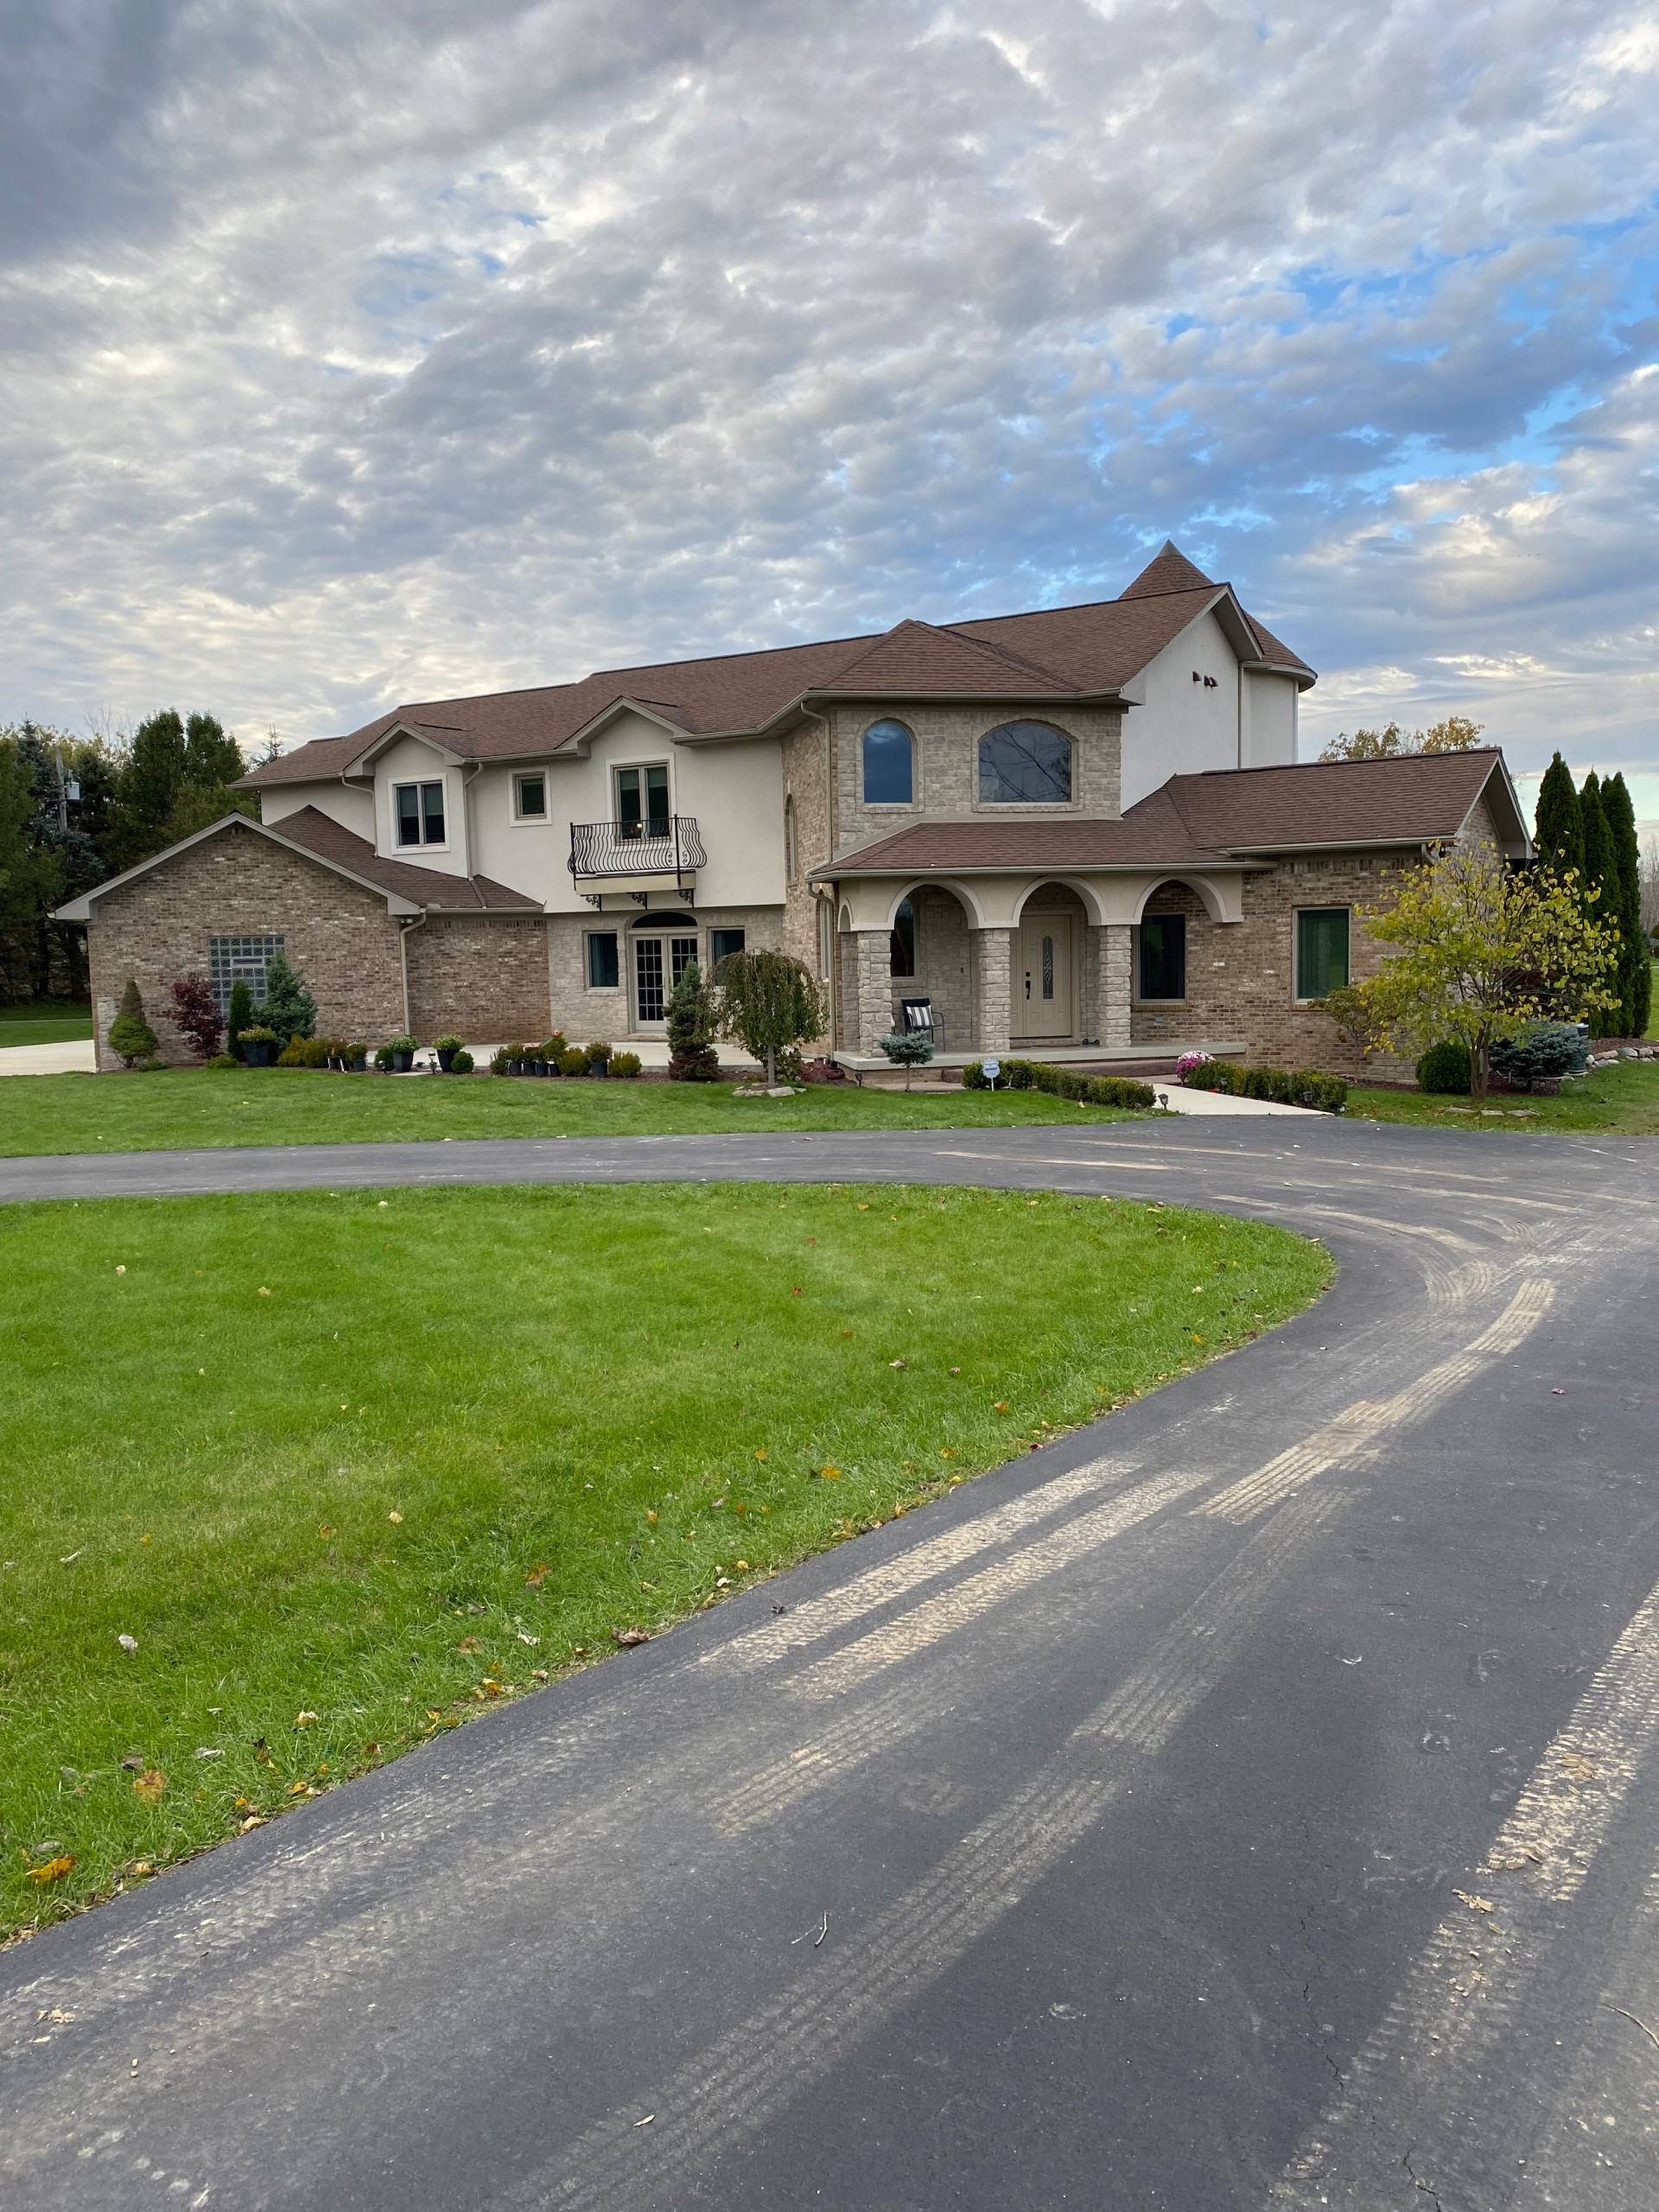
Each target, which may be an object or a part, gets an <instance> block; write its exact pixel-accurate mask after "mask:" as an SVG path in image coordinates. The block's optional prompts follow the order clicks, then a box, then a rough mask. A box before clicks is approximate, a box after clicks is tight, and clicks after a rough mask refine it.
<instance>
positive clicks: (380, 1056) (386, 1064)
mask: <svg viewBox="0 0 1659 2212" xmlns="http://www.w3.org/2000/svg"><path fill="white" fill-rule="evenodd" d="M374 1065H376V1067H378V1068H381V1069H384V1070H386V1071H390V1069H391V1046H390V1045H383V1046H381V1047H380V1049H379V1051H378V1052H377V1053H376V1054H375V1056H374Z"/></svg>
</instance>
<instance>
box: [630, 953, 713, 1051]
mask: <svg viewBox="0 0 1659 2212" xmlns="http://www.w3.org/2000/svg"><path fill="white" fill-rule="evenodd" d="M696 957H697V940H696V938H695V937H694V936H685V937H677V936H671V935H665V936H663V937H658V936H657V935H656V934H655V933H654V932H653V933H652V935H650V936H647V935H646V934H645V932H644V931H640V932H639V934H638V935H636V937H635V938H634V940H633V1018H634V1020H635V1021H636V1023H637V1024H638V1025H639V1027H640V1028H641V1029H660V1028H661V1027H663V1025H664V1021H665V1020H666V1019H667V1014H668V995H669V993H670V992H671V990H672V989H673V988H674V986H675V984H676V983H677V982H679V980H680V978H681V976H683V975H684V973H685V971H686V969H688V968H689V967H690V965H691V963H692V962H693V961H694V960H695V959H696Z"/></svg>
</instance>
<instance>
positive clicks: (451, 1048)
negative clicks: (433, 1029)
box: [432, 1037, 461, 1052]
mask: <svg viewBox="0 0 1659 2212" xmlns="http://www.w3.org/2000/svg"><path fill="white" fill-rule="evenodd" d="M432 1049H433V1051H434V1052H460V1050H461V1039H460V1038H459V1037H440V1038H439V1039H437V1040H436V1042H435V1044H434V1046H433V1047H432Z"/></svg>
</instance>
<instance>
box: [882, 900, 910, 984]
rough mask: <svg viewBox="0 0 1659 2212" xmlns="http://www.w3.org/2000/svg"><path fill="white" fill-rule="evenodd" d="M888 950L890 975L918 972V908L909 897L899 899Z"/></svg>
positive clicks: (905, 974) (888, 971)
mask: <svg viewBox="0 0 1659 2212" xmlns="http://www.w3.org/2000/svg"><path fill="white" fill-rule="evenodd" d="M887 950H888V955H889V959H888V965H887V973H888V974H889V975H890V976H913V975H914V974H915V973H916V909H915V908H914V907H913V906H912V905H911V903H910V901H909V899H900V900H899V911H898V912H897V913H896V914H895V915H894V916H893V928H892V931H890V932H889V935H888V939H887Z"/></svg>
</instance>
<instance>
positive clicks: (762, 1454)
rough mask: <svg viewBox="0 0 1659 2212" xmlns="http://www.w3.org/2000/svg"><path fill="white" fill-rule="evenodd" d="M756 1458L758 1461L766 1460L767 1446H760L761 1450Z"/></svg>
mask: <svg viewBox="0 0 1659 2212" xmlns="http://www.w3.org/2000/svg"><path fill="white" fill-rule="evenodd" d="M754 1456H755V1458H756V1459H765V1458H766V1446H765V1445H764V1444H763V1445H762V1446H760V1450H759V1451H758V1452H756V1453H755V1455H754Z"/></svg>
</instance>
